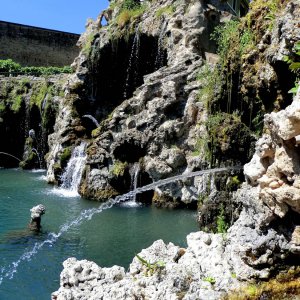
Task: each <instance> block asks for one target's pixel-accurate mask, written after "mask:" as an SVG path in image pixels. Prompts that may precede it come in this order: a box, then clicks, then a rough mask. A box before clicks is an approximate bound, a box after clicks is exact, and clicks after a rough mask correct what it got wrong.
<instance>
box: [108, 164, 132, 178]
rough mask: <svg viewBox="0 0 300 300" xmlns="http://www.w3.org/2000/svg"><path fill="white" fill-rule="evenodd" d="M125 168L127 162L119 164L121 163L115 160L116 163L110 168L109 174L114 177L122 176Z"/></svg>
mask: <svg viewBox="0 0 300 300" xmlns="http://www.w3.org/2000/svg"><path fill="white" fill-rule="evenodd" d="M127 166H128V163H127V162H121V161H119V160H117V161H115V163H114V165H113V166H112V169H111V174H113V175H115V176H123V175H124V172H125V170H126V168H127Z"/></svg>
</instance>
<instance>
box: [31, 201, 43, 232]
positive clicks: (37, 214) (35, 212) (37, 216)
mask: <svg viewBox="0 0 300 300" xmlns="http://www.w3.org/2000/svg"><path fill="white" fill-rule="evenodd" d="M30 212H31V216H30V217H31V220H30V223H29V225H28V226H29V229H30V230H32V231H40V229H41V227H42V226H41V218H42V215H44V214H45V212H46V208H45V206H44V205H42V204H39V205H37V206H34V207H33V208H31V209H30Z"/></svg>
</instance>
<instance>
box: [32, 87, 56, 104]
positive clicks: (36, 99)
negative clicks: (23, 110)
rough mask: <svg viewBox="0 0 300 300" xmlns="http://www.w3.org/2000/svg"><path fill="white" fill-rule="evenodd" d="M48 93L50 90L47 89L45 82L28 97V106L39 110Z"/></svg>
mask: <svg viewBox="0 0 300 300" xmlns="http://www.w3.org/2000/svg"><path fill="white" fill-rule="evenodd" d="M48 89H49V90H48ZM48 91H51V89H50V88H49V87H48V85H47V83H46V82H45V83H43V84H42V85H41V86H39V88H35V89H34V90H33V92H32V95H31V97H30V106H32V105H36V106H38V107H39V108H41V105H42V103H43V101H44V99H45V97H46V95H47V93H48Z"/></svg>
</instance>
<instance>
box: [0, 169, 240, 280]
mask: <svg viewBox="0 0 300 300" xmlns="http://www.w3.org/2000/svg"><path fill="white" fill-rule="evenodd" d="M241 168H242V167H241V166H235V167H226V168H216V169H209V170H202V171H196V172H191V173H186V174H181V175H177V176H173V177H169V178H166V179H162V180H159V181H156V182H153V183H150V184H148V185H145V186H143V187H139V188H136V189H135V190H133V191H130V192H128V193H127V194H124V195H121V196H117V197H116V198H115V199H109V200H108V201H107V202H105V203H103V204H101V205H100V206H99V207H98V208H92V209H88V210H84V211H83V212H81V213H80V215H79V216H78V217H77V218H76V219H75V220H73V221H71V222H68V223H66V224H64V225H63V226H62V227H61V228H60V230H59V232H58V233H49V234H48V239H47V240H45V241H43V242H37V243H35V245H34V247H33V248H32V249H31V250H26V251H25V252H24V254H23V255H22V256H21V257H20V258H19V259H18V260H16V261H15V262H13V263H12V264H11V265H9V266H8V267H6V268H5V267H2V269H1V276H0V285H1V284H2V282H3V279H5V278H8V279H12V278H13V276H14V274H15V273H16V272H17V269H18V266H19V265H20V263H22V262H23V261H29V260H30V259H31V258H32V257H33V256H34V255H35V254H36V253H37V252H38V251H39V250H40V249H41V248H42V247H43V246H45V245H49V246H50V247H51V246H53V245H54V243H55V242H56V241H57V240H58V239H59V237H60V236H61V235H62V234H64V233H65V232H67V231H68V230H69V229H70V228H71V227H73V226H78V225H80V224H81V223H82V222H83V221H85V220H91V218H92V217H93V216H94V215H95V214H99V213H101V212H102V211H103V210H106V209H109V208H111V207H112V206H114V205H116V204H118V203H121V202H124V201H128V200H131V199H132V198H133V197H134V196H135V195H137V194H140V193H143V192H146V191H149V190H153V189H155V188H156V187H159V186H162V185H165V184H169V183H171V182H174V181H176V180H182V179H185V178H190V177H195V176H202V175H205V174H214V173H221V172H227V171H231V170H240V169H241Z"/></svg>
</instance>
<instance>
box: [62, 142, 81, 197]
mask: <svg viewBox="0 0 300 300" xmlns="http://www.w3.org/2000/svg"><path fill="white" fill-rule="evenodd" d="M85 147H86V143H85V142H81V144H80V145H79V146H77V147H75V149H74V150H73V153H72V156H71V158H70V160H69V162H68V164H67V167H66V170H65V172H64V174H63V175H62V177H61V180H62V185H61V188H62V189H66V190H68V191H69V192H73V193H74V195H75V194H76V195H78V193H77V189H78V186H79V183H80V180H81V175H82V170H83V167H84V163H85V160H86V154H85Z"/></svg>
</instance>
